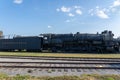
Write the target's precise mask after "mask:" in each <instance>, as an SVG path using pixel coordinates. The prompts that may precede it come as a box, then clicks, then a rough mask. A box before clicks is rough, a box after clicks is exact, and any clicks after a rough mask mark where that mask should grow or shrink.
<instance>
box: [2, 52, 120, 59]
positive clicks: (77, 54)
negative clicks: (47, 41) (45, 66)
mask: <svg viewBox="0 0 120 80" xmlns="http://www.w3.org/2000/svg"><path fill="white" fill-rule="evenodd" d="M0 56H45V57H83V58H84V57H89V58H94V57H96V58H120V54H118V53H117V54H116V53H112V54H108V53H106V54H99V53H94V54H93V53H41V52H38V53H36V52H0Z"/></svg>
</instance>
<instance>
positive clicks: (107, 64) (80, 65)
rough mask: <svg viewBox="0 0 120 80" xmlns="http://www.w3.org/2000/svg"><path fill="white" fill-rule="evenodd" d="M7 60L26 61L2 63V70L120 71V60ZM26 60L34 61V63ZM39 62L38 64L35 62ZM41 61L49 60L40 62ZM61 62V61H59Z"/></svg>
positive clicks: (42, 58) (43, 58)
mask: <svg viewBox="0 0 120 80" xmlns="http://www.w3.org/2000/svg"><path fill="white" fill-rule="evenodd" d="M0 58H7V59H23V60H24V61H22V62H21V61H0V68H41V69H49V68H50V69H120V59H105V58H103V59H97V58H54V57H53V58H52V57H12V56H0ZM25 59H30V60H33V61H32V62H29V60H28V61H26V62H25ZM34 60H38V62H36V61H34ZM39 60H48V61H44V62H40V61H39ZM57 60H60V61H57Z"/></svg>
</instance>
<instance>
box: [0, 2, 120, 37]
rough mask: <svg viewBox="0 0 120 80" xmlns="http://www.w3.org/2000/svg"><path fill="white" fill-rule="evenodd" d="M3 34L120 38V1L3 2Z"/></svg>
mask: <svg viewBox="0 0 120 80" xmlns="http://www.w3.org/2000/svg"><path fill="white" fill-rule="evenodd" d="M0 30H2V31H3V33H4V35H14V34H16V35H32V36H34V35H39V34H41V33H76V32H80V33H96V32H99V33H101V32H102V31H104V30H111V31H112V32H113V33H114V34H115V37H117V36H120V0H0Z"/></svg>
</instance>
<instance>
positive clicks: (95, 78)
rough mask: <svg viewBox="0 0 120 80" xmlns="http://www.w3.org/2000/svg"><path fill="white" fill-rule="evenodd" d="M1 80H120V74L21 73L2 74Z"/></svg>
mask: <svg viewBox="0 0 120 80" xmlns="http://www.w3.org/2000/svg"><path fill="white" fill-rule="evenodd" d="M0 80H120V75H97V74H83V75H80V76H57V77H48V76H47V77H35V76H29V75H24V76H22V75H19V74H17V75H16V76H8V75H6V74H0Z"/></svg>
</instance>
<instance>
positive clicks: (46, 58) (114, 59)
mask: <svg viewBox="0 0 120 80" xmlns="http://www.w3.org/2000/svg"><path fill="white" fill-rule="evenodd" d="M0 58H9V59H31V60H61V61H107V62H120V58H87V57H86V58H71V57H68V58H64V57H31V56H29V57H19V56H0Z"/></svg>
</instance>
